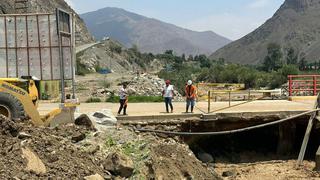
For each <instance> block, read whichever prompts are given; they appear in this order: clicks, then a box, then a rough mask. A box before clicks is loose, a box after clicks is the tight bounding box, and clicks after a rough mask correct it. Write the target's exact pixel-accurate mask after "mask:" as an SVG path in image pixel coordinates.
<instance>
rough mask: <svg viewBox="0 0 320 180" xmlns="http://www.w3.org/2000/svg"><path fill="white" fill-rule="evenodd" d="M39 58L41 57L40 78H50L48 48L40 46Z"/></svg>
mask: <svg viewBox="0 0 320 180" xmlns="http://www.w3.org/2000/svg"><path fill="white" fill-rule="evenodd" d="M41 58H42V64H41V65H42V68H41V70H42V79H52V77H51V75H52V74H51V60H50V59H51V56H50V48H41Z"/></svg>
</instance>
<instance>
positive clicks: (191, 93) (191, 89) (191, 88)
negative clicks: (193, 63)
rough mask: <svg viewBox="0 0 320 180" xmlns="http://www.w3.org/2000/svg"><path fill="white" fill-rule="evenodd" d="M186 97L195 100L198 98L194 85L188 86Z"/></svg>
mask: <svg viewBox="0 0 320 180" xmlns="http://www.w3.org/2000/svg"><path fill="white" fill-rule="evenodd" d="M185 92H186V96H187V97H190V98H192V99H195V98H196V97H197V93H196V92H197V89H196V87H195V86H194V85H191V86H188V85H187V86H186V91H185Z"/></svg>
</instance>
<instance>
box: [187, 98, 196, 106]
mask: <svg viewBox="0 0 320 180" xmlns="http://www.w3.org/2000/svg"><path fill="white" fill-rule="evenodd" d="M190 105H191V106H195V105H196V101H195V99H193V98H192V99H189V98H187V106H190Z"/></svg>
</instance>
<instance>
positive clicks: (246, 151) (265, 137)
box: [183, 119, 320, 163]
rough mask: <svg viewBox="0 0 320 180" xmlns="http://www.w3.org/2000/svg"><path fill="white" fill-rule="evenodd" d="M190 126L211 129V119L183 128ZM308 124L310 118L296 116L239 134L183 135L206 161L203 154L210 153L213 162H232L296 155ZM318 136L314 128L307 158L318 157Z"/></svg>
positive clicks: (293, 156) (186, 128) (198, 155)
mask: <svg viewBox="0 0 320 180" xmlns="http://www.w3.org/2000/svg"><path fill="white" fill-rule="evenodd" d="M190 127H191V128H192V131H210V124H208V123H206V124H201V123H200V124H196V125H189V126H188V125H186V126H185V127H183V128H184V131H190ZM211 127H212V126H211ZM214 127H216V126H214ZM233 127H236V126H233ZM306 127H307V120H305V119H304V120H298V121H297V120H295V121H290V122H285V123H281V124H278V125H273V126H268V127H264V128H259V129H254V130H250V131H245V132H240V133H236V134H229V135H218V136H190V137H184V141H185V142H186V143H187V144H188V145H189V146H190V149H191V150H192V151H193V152H194V154H195V155H196V156H197V157H198V158H199V159H200V160H202V161H207V160H206V159H204V160H203V155H204V154H206V155H208V154H209V155H211V157H212V159H213V161H214V162H229V163H250V162H257V161H268V160H286V159H296V158H297V157H298V154H299V151H300V147H301V144H302V141H303V137H304V134H305V131H306ZM216 130H217V129H216V128H212V129H211V131H216ZM319 139H320V130H319V129H313V130H312V133H311V136H310V139H309V143H308V147H307V151H306V155H305V159H308V160H314V159H315V154H316V151H317V149H318V147H319V145H320V140H319ZM205 157H206V156H205Z"/></svg>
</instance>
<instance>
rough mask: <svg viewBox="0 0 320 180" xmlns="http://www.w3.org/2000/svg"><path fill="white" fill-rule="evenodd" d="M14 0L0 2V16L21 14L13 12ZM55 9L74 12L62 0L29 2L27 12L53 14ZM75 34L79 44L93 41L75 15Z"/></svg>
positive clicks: (80, 20) (31, 0) (18, 11)
mask: <svg viewBox="0 0 320 180" xmlns="http://www.w3.org/2000/svg"><path fill="white" fill-rule="evenodd" d="M14 2H15V1H14V0H1V1H0V14H18V13H22V12H21V10H15V5H14ZM56 8H61V9H64V10H67V11H70V12H72V13H75V14H76V12H75V11H74V10H73V9H72V8H71V7H70V6H69V5H68V4H67V3H66V2H65V1H64V0H49V1H47V0H45V1H44V0H41V1H39V0H29V2H28V12H29V13H53V12H55V9H56ZM75 24H76V32H79V33H80V36H79V38H80V39H79V44H83V43H89V42H92V41H93V37H92V36H91V35H90V33H89V31H88V29H87V27H86V25H85V24H84V22H83V20H82V19H80V17H79V15H77V14H76V23H75Z"/></svg>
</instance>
